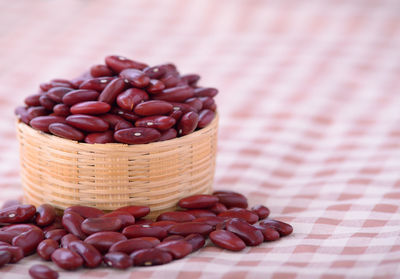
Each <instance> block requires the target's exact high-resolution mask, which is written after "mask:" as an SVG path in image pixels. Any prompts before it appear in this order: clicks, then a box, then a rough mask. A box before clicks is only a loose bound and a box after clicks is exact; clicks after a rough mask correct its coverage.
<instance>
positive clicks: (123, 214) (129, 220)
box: [101, 211, 135, 228]
mask: <svg viewBox="0 0 400 279" xmlns="http://www.w3.org/2000/svg"><path fill="white" fill-rule="evenodd" d="M110 217H112V218H114V217H115V218H118V219H119V220H120V221H121V228H125V227H127V226H130V225H133V224H135V217H133V215H131V214H130V213H129V212H127V211H113V212H110V213H107V214H105V215H103V216H102V217H101V218H110Z"/></svg>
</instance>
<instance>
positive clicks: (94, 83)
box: [79, 77, 114, 101]
mask: <svg viewBox="0 0 400 279" xmlns="http://www.w3.org/2000/svg"><path fill="white" fill-rule="evenodd" d="M113 80H114V78H113V77H99V78H92V79H87V80H86V81H84V82H83V83H82V84H81V85H80V86H79V89H87V90H95V91H98V92H102V91H103V90H104V89H105V88H106V87H107V86H108V85H109V84H110V83H111V82H112V81H113ZM99 101H100V100H99Z"/></svg>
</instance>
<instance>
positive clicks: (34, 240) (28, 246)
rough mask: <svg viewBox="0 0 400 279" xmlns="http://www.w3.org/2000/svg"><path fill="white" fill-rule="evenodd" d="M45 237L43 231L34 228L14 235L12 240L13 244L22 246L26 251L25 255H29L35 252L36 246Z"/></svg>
mask: <svg viewBox="0 0 400 279" xmlns="http://www.w3.org/2000/svg"><path fill="white" fill-rule="evenodd" d="M43 239H44V233H43V231H41V230H36V229H32V230H30V231H27V232H24V233H21V234H20V235H17V236H16V237H14V238H13V240H12V245H13V246H17V247H21V248H22V250H23V251H24V255H25V256H27V255H30V254H32V253H33V252H35V250H36V247H37V246H38V245H39V243H40V242H41V241H42V240H43Z"/></svg>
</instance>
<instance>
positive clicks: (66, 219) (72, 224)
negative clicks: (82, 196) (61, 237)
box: [62, 211, 86, 239]
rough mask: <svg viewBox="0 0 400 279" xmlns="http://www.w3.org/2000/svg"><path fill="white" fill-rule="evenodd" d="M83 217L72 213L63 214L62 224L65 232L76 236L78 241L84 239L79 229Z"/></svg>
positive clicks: (84, 235)
mask: <svg viewBox="0 0 400 279" xmlns="http://www.w3.org/2000/svg"><path fill="white" fill-rule="evenodd" d="M83 220H84V219H83V217H82V216H81V215H79V214H78V213H75V212H73V211H69V212H64V215H63V217H62V224H63V226H64V228H65V230H66V231H68V232H69V233H72V234H73V235H75V236H77V237H78V238H79V239H85V238H86V234H85V233H84V232H83V231H82V229H81V224H82V222H83Z"/></svg>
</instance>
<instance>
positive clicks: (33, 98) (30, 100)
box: [24, 94, 42, 107]
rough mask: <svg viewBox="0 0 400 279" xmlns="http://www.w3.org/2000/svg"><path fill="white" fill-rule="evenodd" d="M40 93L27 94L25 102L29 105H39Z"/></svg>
mask: <svg viewBox="0 0 400 279" xmlns="http://www.w3.org/2000/svg"><path fill="white" fill-rule="evenodd" d="M40 96H42V95H40V94H33V95H29V96H28V97H26V98H25V100H24V101H25V104H26V105H27V106H29V107H37V106H40V102H39V98H40Z"/></svg>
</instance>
